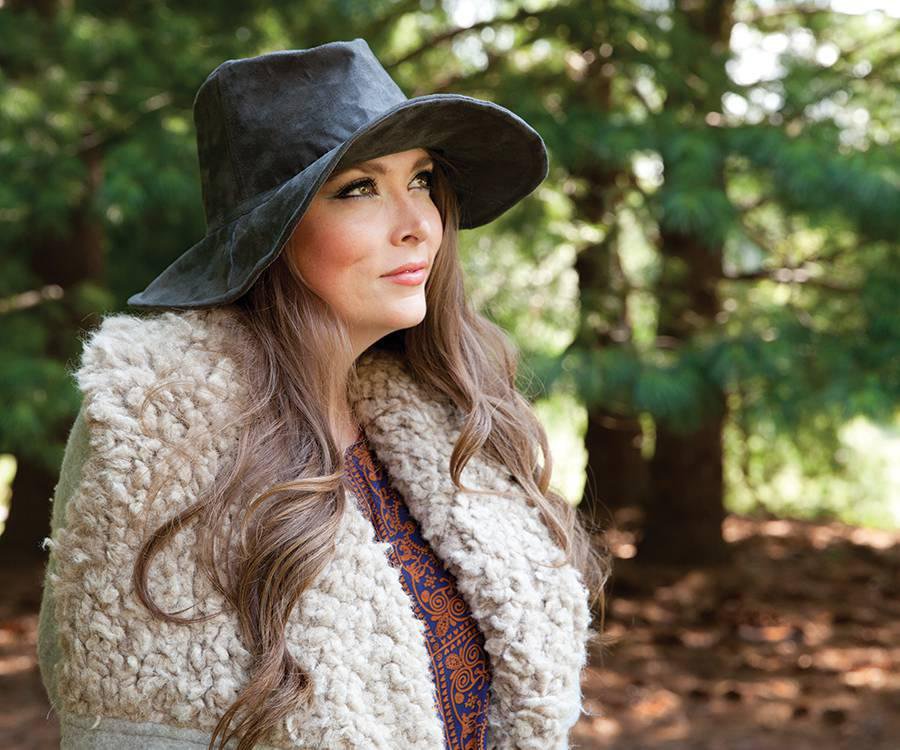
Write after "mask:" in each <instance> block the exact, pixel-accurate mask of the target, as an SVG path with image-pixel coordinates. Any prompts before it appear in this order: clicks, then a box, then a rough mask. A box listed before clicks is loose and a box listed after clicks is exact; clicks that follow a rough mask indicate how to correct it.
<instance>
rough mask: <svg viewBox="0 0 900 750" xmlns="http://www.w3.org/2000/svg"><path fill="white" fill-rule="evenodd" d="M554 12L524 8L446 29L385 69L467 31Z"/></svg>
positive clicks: (549, 9)
mask: <svg viewBox="0 0 900 750" xmlns="http://www.w3.org/2000/svg"><path fill="white" fill-rule="evenodd" d="M553 10H555V8H553V7H550V8H546V9H545V10H543V11H532V10H528V9H526V8H522V9H521V10H519V12H518V13H515V14H513V15H511V16H509V17H507V18H489V19H487V20H486V21H479V22H478V23H473V24H472V25H471V26H459V27H457V28H455V29H448V30H447V31H444V32H442V33H440V34H437V35H435V36H433V37H430V38H429V39H428V40H426V42H425V43H424V44H423V45H421V46H420V47H416V48H415V49H414V50H412V51H411V52H407V53H406V54H405V55H403V57H400V58H397V59H396V60H394V61H392V62H391V63H389V64H385V67H386V68H388V69H390V68H393V67H394V66H396V65H402V64H403V63H405V62H409V61H410V60H415V59H416V58H417V57H421V56H422V55H423V54H425V53H426V52H428V51H429V50H430V49H433V48H434V47H436V46H437V45H439V44H443V43H444V42H448V41H451V40H453V39H455V38H456V37H458V36H459V35H460V34H465V33H466V32H469V31H475V30H477V29H484V28H487V27H489V26H495V25H497V24H504V23H510V24H516V23H519V21H522V20H524V19H526V18H529V17H531V16H534V17H536V18H539V17H540V16H542V15H546V14H547V13H549V12H550V11H553Z"/></svg>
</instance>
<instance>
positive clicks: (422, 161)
mask: <svg viewBox="0 0 900 750" xmlns="http://www.w3.org/2000/svg"><path fill="white" fill-rule="evenodd" d="M433 161H434V160H433V159H432V158H431V156H428V155H426V156H422V157H420V158H419V159H417V160H416V162H415V164H413V165H412V167H411V168H410V171H411V172H412V171H414V170H416V169H418V168H419V167H424V166H425V165H426V164H430V163H432V162H433ZM353 169H358V170H359V171H360V172H368V173H370V174H372V173H375V174H381V175H384V174H387V168H386V167H383V166H382V165H381V164H379V163H378V162H371V163H370V164H368V165H365V164H354V165H352V166H350V167H344V169H342V170H341V171H340V172H333V173H332V174H331V175H329V177H328V179H327V180H326V182H331V181H332V180H333V179H335V178H336V177H340V176H341V175H342V174H344V173H345V172H349V171H351V170H353Z"/></svg>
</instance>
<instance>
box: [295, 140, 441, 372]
mask: <svg viewBox="0 0 900 750" xmlns="http://www.w3.org/2000/svg"><path fill="white" fill-rule="evenodd" d="M431 169H432V161H431V159H430V157H429V156H428V152H427V151H425V150H424V149H421V148H417V149H412V150H410V151H402V152H399V153H394V154H388V155H386V156H380V157H378V158H377V159H370V160H369V161H366V162H361V163H359V164H357V165H355V166H353V167H351V168H349V169H347V170H345V171H342V172H340V173H336V174H332V175H331V176H330V177H329V179H328V180H327V181H326V182H325V183H324V184H323V185H322V186H321V188H320V189H319V191H318V193H317V194H316V196H315V197H314V198H313V200H312V202H311V203H310V206H309V209H308V210H307V212H306V213H305V214H304V216H303V218H302V219H301V220H300V223H299V224H298V225H297V227H296V228H295V230H294V234H293V236H292V240H291V243H290V244H289V245H288V246H287V248H286V251H287V252H290V253H291V254H292V260H293V261H294V264H295V266H296V268H297V270H298V271H299V272H300V275H301V276H302V277H303V279H304V281H305V282H306V283H307V285H308V286H309V287H310V288H311V289H312V290H313V291H314V292H316V293H317V294H318V295H319V296H320V297H321V298H322V299H323V300H325V302H327V303H328V305H329V306H330V307H331V308H332V309H333V310H335V312H336V313H337V314H338V315H339V316H340V317H341V318H343V320H344V321H346V323H347V325H348V327H349V329H350V336H351V339H352V342H353V347H354V351H355V353H356V354H357V355H358V354H360V353H361V352H362V351H364V350H365V349H366V348H367V347H368V346H369V345H371V344H372V343H374V342H375V341H377V340H378V339H380V338H382V337H383V336H385V335H387V334H388V333H390V332H391V331H395V330H398V329H401V328H409V327H411V326H415V325H417V324H419V323H420V322H421V321H422V319H423V318H424V317H425V279H426V278H427V277H428V275H429V274H430V272H431V268H432V264H433V262H434V258H435V255H436V254H437V251H438V247H439V246H440V244H441V237H442V235H443V225H442V223H441V217H440V213H439V212H438V209H437V206H436V205H435V204H434V202H433V201H432V200H431V192H430V186H431ZM408 263H412V264H415V265H421V266H423V267H424V269H423V270H422V271H420V272H418V273H416V274H413V275H410V274H407V275H405V276H398V275H394V276H391V275H389V274H391V272H392V271H394V270H395V269H396V268H397V267H398V266H403V265H406V264H408Z"/></svg>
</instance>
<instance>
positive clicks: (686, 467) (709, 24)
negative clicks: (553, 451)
mask: <svg viewBox="0 0 900 750" xmlns="http://www.w3.org/2000/svg"><path fill="white" fill-rule="evenodd" d="M677 6H678V7H679V9H678V10H676V12H677V13H681V14H682V16H683V18H685V20H687V22H688V24H689V25H690V26H691V28H692V29H693V30H694V32H695V33H698V34H700V35H702V36H705V37H706V38H707V39H708V40H709V45H710V47H709V48H710V50H711V52H712V53H713V54H717V53H721V51H722V50H723V49H727V45H728V39H729V36H730V33H731V24H732V18H731V14H732V9H733V2H732V1H731V0H719V1H715V0H713V1H712V2H707V3H700V2H695V1H693V0H681V2H679V3H677ZM723 59H724V58H723ZM722 93H723V92H721V91H718V90H716V89H715V88H714V87H713V86H710V87H709V88H708V89H706V90H705V91H704V92H703V93H702V94H700V95H698V97H697V100H692V99H686V98H684V97H683V96H678V95H675V96H672V97H670V99H669V100H667V107H668V108H671V110H672V111H678V110H679V109H680V108H682V107H684V108H686V110H687V111H688V112H691V113H692V114H693V117H696V116H697V115H696V113H697V112H708V111H716V110H718V108H719V106H720V104H719V103H720V102H721V95H722ZM714 179H717V180H718V183H719V184H718V187H720V188H721V190H722V191H723V192H724V191H725V184H724V183H725V180H724V168H723V165H722V164H721V162H720V163H719V165H718V168H717V170H716V173H715V178H714ZM722 244H723V243H722V242H721V241H710V240H709V239H708V238H705V237H699V236H697V235H695V234H686V233H682V232H677V231H672V230H670V229H667V228H666V227H665V222H663V226H662V227H661V229H660V254H661V256H662V274H661V277H660V281H659V288H658V294H657V299H658V301H659V325H658V332H659V335H660V336H664V337H666V338H667V339H669V340H674V341H676V342H684V341H688V340H689V339H691V338H693V337H695V336H697V335H698V334H702V333H703V332H704V331H705V330H708V329H710V328H713V327H715V326H716V325H717V323H716V316H717V314H718V313H719V309H720V306H719V299H718V293H717V285H718V282H719V280H720V279H721V277H722V260H721V259H722ZM709 387H713V386H709ZM705 395H707V396H710V395H711V396H712V399H711V400H712V401H713V402H714V408H712V409H710V410H709V412H708V414H707V416H706V419H705V421H704V423H703V424H702V425H701V426H700V427H698V428H697V429H695V430H694V431H692V432H689V433H685V432H683V431H680V430H678V431H677V430H674V429H672V428H671V426H667V425H666V424H664V423H662V422H660V423H658V424H657V426H656V446H655V450H654V455H653V458H652V460H651V461H650V470H649V475H650V476H649V492H648V495H647V500H646V508H647V515H646V518H645V523H644V533H643V536H642V539H641V541H640V543H639V544H638V561H641V562H650V563H662V564H665V563H669V564H677V565H709V564H713V565H714V564H721V563H723V562H726V561H728V560H729V559H730V548H729V547H728V545H727V544H726V543H725V541H724V539H723V537H722V522H723V520H724V518H725V504H724V489H725V488H724V483H723V477H722V475H723V471H722V461H723V455H722V428H723V424H724V421H725V419H726V415H727V410H726V400H725V394H723V393H713V394H705Z"/></svg>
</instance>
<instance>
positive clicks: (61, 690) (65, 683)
mask: <svg viewBox="0 0 900 750" xmlns="http://www.w3.org/2000/svg"><path fill="white" fill-rule="evenodd" d="M230 314H232V313H230V312H229V311H228V310H227V308H213V309H206V310H193V311H186V312H163V313H159V314H156V315H151V316H148V317H136V316H132V315H127V314H118V315H114V316H109V317H107V318H106V319H105V320H104V321H103V323H102V325H101V326H100V327H99V328H98V329H97V330H96V331H95V332H94V333H93V334H92V335H91V336H90V337H89V338H88V339H87V341H86V342H85V346H84V351H83V355H82V360H81V364H80V367H79V368H78V370H77V371H76V373H75V377H76V380H77V382H78V386H79V388H80V389H81V391H82V394H83V399H84V400H83V406H82V410H81V413H80V414H79V416H78V420H77V421H76V424H75V426H74V427H73V430H72V433H71V434H70V438H69V444H68V446H67V449H66V456H65V459H64V462H63V468H62V473H61V476H60V482H59V484H58V485H57V490H56V495H55V497H54V501H53V503H54V507H53V528H52V532H51V537H50V538H49V539H48V540H46V542H45V544H46V546H48V547H49V549H50V555H49V561H48V568H47V575H46V583H45V589H44V598H43V602H42V605H41V617H40V632H39V657H40V666H41V671H42V676H43V679H44V682H45V685H46V687H47V690H48V693H49V695H50V698H51V701H52V703H53V705H54V707H55V709H56V711H57V712H58V715H59V718H60V722H61V727H62V735H63V740H62V747H63V748H66V749H67V750H75V749H76V748H77V749H78V750H88V749H98V748H110V749H112V748H116V749H117V750H123V749H128V748H134V749H137V748H141V750H146V749H147V748H150V749H151V750H152V749H156V750H186V749H187V748H193V749H195V750H202V748H203V747H205V746H206V744H207V742H208V741H209V737H210V733H211V730H212V728H213V727H214V726H215V724H216V721H217V719H218V718H219V716H220V715H221V714H222V713H223V712H224V711H225V709H226V708H227V707H228V706H229V705H230V704H231V703H232V702H233V700H234V699H235V697H236V696H237V692H238V689H239V687H240V686H241V685H242V683H244V681H245V679H246V676H247V671H246V670H247V667H248V665H249V653H248V652H247V650H246V649H245V647H244V645H243V644H242V642H241V639H240V638H239V636H238V629H237V623H236V618H235V617H234V616H233V615H231V614H230V613H228V614H220V615H218V616H216V617H214V618H213V619H211V620H209V621H207V622H205V623H200V624H196V625H191V626H184V625H171V624H167V623H162V622H159V621H157V620H155V619H154V618H153V617H152V616H150V614H149V613H148V612H147V611H146V610H145V609H144V607H143V606H142V605H141V604H140V602H139V601H138V600H137V598H136V597H135V595H134V592H133V588H132V584H131V570H132V567H133V564H134V558H135V552H136V550H137V549H138V547H139V544H140V542H141V541H142V539H143V538H144V535H145V533H147V532H149V531H150V530H152V529H154V528H156V527H157V525H158V524H159V523H160V522H161V521H163V520H164V519H166V518H169V517H171V516H173V515H175V514H176V513H177V512H178V511H180V510H182V509H183V508H184V507H185V506H186V505H187V504H188V503H189V502H191V501H192V499H193V498H195V497H196V496H197V495H198V493H200V492H202V491H203V490H204V489H205V488H206V487H208V486H209V484H210V482H211V481H212V480H213V478H214V477H215V475H216V472H217V471H219V470H220V469H221V468H222V467H223V466H226V465H227V464H228V462H229V461H230V460H232V459H233V455H234V453H233V451H234V447H235V441H236V436H237V433H236V432H235V430H234V428H233V427H232V428H229V429H228V430H226V431H225V432H224V433H222V434H220V435H219V436H218V437H216V438H214V439H210V440H205V441H204V440H202V439H201V438H200V435H201V433H202V432H203V428H204V427H205V426H206V425H208V424H210V423H211V422H214V423H216V424H219V423H221V420H223V419H225V420H227V419H228V417H229V415H231V414H234V413H236V410H237V409H238V408H239V405H240V404H241V402H242V399H243V398H245V391H243V390H242V386H241V385H240V383H241V380H240V378H238V377H236V374H235V369H234V363H233V361H232V360H230V359H229V358H227V357H225V356H223V355H222V353H221V352H222V349H223V346H222V343H223V337H224V336H225V335H232V334H231V333H230V331H231V330H232V329H231V328H228V327H226V325H225V323H226V316H227V315H230ZM359 369H360V375H361V378H360V382H361V387H360V389H359V392H358V393H356V394H354V397H353V406H354V408H355V412H356V414H357V416H358V417H359V419H360V422H361V424H362V426H363V429H364V430H365V433H366V436H367V438H368V440H369V443H370V445H371V446H372V448H373V449H374V451H375V453H376V455H377V456H378V458H379V460H381V461H382V463H383V464H384V466H385V467H386V469H387V471H388V473H389V475H390V476H391V479H392V481H393V484H394V486H395V487H396V488H397V490H398V491H399V492H400V493H401V494H402V496H403V498H404V499H405V501H406V502H407V504H408V506H409V508H410V510H411V512H412V513H413V515H414V516H415V518H416V519H417V520H418V521H419V523H420V525H421V529H422V534H423V536H424V537H425V538H426V539H427V540H428V542H429V543H430V544H431V546H432V547H433V549H434V551H435V553H436V554H437V555H438V557H439V558H440V559H441V561H442V562H443V563H444V564H445V565H446V566H447V568H448V569H449V570H450V571H451V572H452V573H453V574H454V575H455V576H456V580H457V584H458V588H459V591H460V593H461V594H462V596H463V597H464V598H465V600H466V601H467V603H468V604H469V606H470V608H471V611H472V614H473V616H474V618H475V620H476V621H477V623H478V625H479V626H480V628H481V630H482V632H483V633H484V636H485V639H486V650H487V652H488V654H489V657H490V661H491V666H492V685H491V694H490V709H489V731H488V747H490V748H496V749H497V750H500V749H506V748H509V749H512V748H516V749H521V750H562V749H564V748H567V747H568V733H569V730H570V728H571V727H572V726H573V725H574V724H575V722H576V721H577V719H578V717H579V714H580V711H581V703H582V694H581V688H580V676H581V671H582V669H583V668H584V667H585V664H586V643H587V639H588V637H589V635H590V634H591V633H592V632H593V631H592V630H591V627H590V613H589V610H588V605H587V591H586V590H585V587H584V585H583V582H582V578H581V576H580V574H579V573H578V572H577V571H576V570H574V569H573V568H572V567H570V566H568V565H566V566H563V567H561V568H553V567H548V566H542V565H540V563H547V562H552V561H556V560H558V559H560V558H561V556H562V553H561V552H560V551H559V550H558V549H557V547H556V546H555V545H554V544H553V543H552V541H551V539H550V536H549V533H548V532H547V530H546V529H545V528H544V526H543V524H542V523H541V522H540V520H539V518H538V515H537V511H536V510H534V509H533V508H531V507H529V506H528V505H527V504H526V503H525V502H524V501H521V500H511V499H506V498H502V497H497V496H494V495H487V494H476V495H472V494H464V493H459V492H457V491H456V490H455V488H454V486H453V483H452V481H451V479H450V474H449V458H450V453H451V451H452V449H453V445H454V442H455V440H456V437H457V436H458V434H459V427H460V425H461V421H460V415H459V414H458V413H457V411H456V410H455V409H454V408H453V407H452V405H451V404H449V403H448V402H445V401H444V400H443V399H440V398H436V397H435V396H434V395H432V394H430V393H427V392H426V391H425V390H423V388H422V387H421V386H420V385H419V384H417V383H416V382H415V381H414V380H413V379H412V378H411V376H410V375H409V374H408V372H407V370H406V369H405V368H404V366H403V364H402V362H401V361H400V360H399V359H397V358H396V357H395V356H393V355H390V354H387V353H384V352H378V353H368V354H366V355H364V356H363V358H362V359H361V360H360V362H359ZM172 377H177V378H178V379H179V380H178V382H177V383H176V384H174V385H169V386H166V388H165V389H164V390H163V391H162V396H161V397H162V398H163V399H164V403H165V404H166V407H165V408H160V409H156V408H151V409H149V410H148V411H147V413H146V415H145V422H144V424H141V422H140V419H139V407H140V405H141V402H142V399H143V396H144V394H145V393H146V392H147V389H148V388H150V387H151V386H153V385H155V384H158V383H160V382H162V381H165V380H167V379H169V378H172ZM192 435H194V436H196V437H193V438H192V437H191V436H192ZM186 436H188V437H189V439H191V448H192V449H196V450H197V451H198V452H199V455H200V458H199V459H198V460H197V461H196V462H195V463H193V464H192V465H190V466H187V467H186V468H184V469H182V470H181V471H180V472H179V473H178V474H177V475H176V476H175V477H174V479H173V480H172V481H171V482H170V483H168V484H167V485H166V488H165V489H164V490H163V491H162V492H160V494H159V495H158V496H157V497H156V499H155V500H154V501H153V502H152V503H150V502H148V499H147V492H148V488H149V486H150V482H151V478H152V475H153V472H154V470H155V469H157V467H159V466H163V465H165V456H166V453H167V451H168V448H167V447H166V446H165V444H164V441H163V440H161V439H160V437H165V438H167V439H170V440H175V441H177V440H181V439H184V438H185V437H186ZM463 481H464V483H466V484H468V485H469V486H476V487H479V488H481V489H507V490H509V489H514V487H515V485H514V484H513V483H512V481H511V477H510V476H509V475H508V474H507V473H506V472H505V471H497V470H495V469H494V468H493V467H492V466H491V465H489V464H487V463H485V462H484V461H483V460H482V459H481V458H477V457H476V458H474V459H473V460H472V461H471V462H470V464H469V465H468V467H467V469H466V471H465V472H464V473H463ZM348 508H349V510H350V512H349V513H347V515H346V516H345V520H344V522H343V524H342V526H341V529H340V532H339V535H338V539H337V553H336V556H335V558H334V559H333V560H332V561H331V562H330V563H329V564H328V566H327V567H326V569H325V570H324V571H323V572H322V574H321V575H320V576H319V578H317V580H316V581H315V583H314V585H313V586H312V588H311V589H310V590H309V591H307V592H306V593H305V595H304V596H303V597H302V598H301V600H300V602H299V604H298V605H297V608H296V609H295V611H294V613H293V615H292V619H291V621H290V624H289V627H288V632H287V638H288V644H289V648H290V651H291V653H292V654H293V655H294V656H295V657H296V659H297V661H298V662H299V663H300V664H301V665H303V666H304V667H305V668H306V669H307V670H308V671H309V672H310V674H311V675H312V678H313V685H314V691H315V694H314V701H313V704H312V705H311V706H303V707H298V708H297V710H296V711H295V712H293V713H292V714H291V715H290V716H288V717H287V719H286V720H285V721H284V722H282V724H281V726H280V727H279V729H278V731H277V732H275V733H272V734H271V735H270V736H268V737H267V738H266V741H267V743H268V744H266V745H258V746H257V747H260V748H261V750H263V748H269V749H271V748H284V749H288V748H290V749H292V750H295V749H297V748H304V749H307V750H312V749H313V748H329V749H330V748H336V749H343V748H346V749H347V750H349V749H351V748H354V749H355V748H366V749H367V750H369V749H378V750H398V749H399V750H404V749H406V748H410V749H412V748H416V749H418V748H421V750H442V748H443V747H444V744H443V730H442V725H441V720H440V717H439V714H438V710H437V707H436V704H435V697H434V686H433V682H432V679H431V674H430V662H429V657H428V652H427V650H426V641H425V635H424V627H423V624H422V623H421V621H420V620H419V619H418V618H417V617H416V616H415V614H414V611H413V609H412V606H411V603H410V601H409V599H408V596H407V594H406V593H405V592H404V590H403V588H402V587H401V584H400V580H399V578H398V576H397V573H396V571H395V570H394V569H393V568H392V567H391V566H390V564H389V562H388V558H387V556H386V555H385V547H386V545H385V544H383V543H379V542H377V541H375V540H374V535H373V529H372V526H371V525H370V524H369V522H368V521H367V520H366V519H365V517H364V515H363V514H362V513H361V512H359V510H358V509H356V508H355V505H354V503H349V504H348ZM194 542H195V537H194V532H193V530H192V529H186V530H184V531H182V532H180V533H179V534H177V535H176V537H175V539H174V541H173V543H172V544H171V545H170V546H168V547H166V549H165V551H164V552H163V553H162V554H160V555H159V556H158V557H157V558H156V559H155V561H154V564H153V565H152V567H151V569H150V576H149V578H150V592H151V594H152V595H153V596H154V597H155V599H156V601H157V602H158V603H159V604H160V606H161V607H162V608H163V609H164V610H167V611H174V610H180V609H183V608H186V607H190V606H191V605H195V604H196V607H195V608H194V609H189V610H186V612H185V614H189V615H194V614H201V613H206V612H212V611H216V610H219V609H220V608H221V607H222V605H223V601H222V599H221V597H220V596H219V595H218V594H217V592H215V590H214V589H213V588H212V587H211V585H210V584H209V583H208V581H207V580H206V579H205V578H204V576H203V575H202V574H201V572H200V571H199V568H198V567H197V566H196V565H195V561H194V558H193V556H192V551H193V548H194ZM229 747H234V745H233V744H231V745H229Z"/></svg>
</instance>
